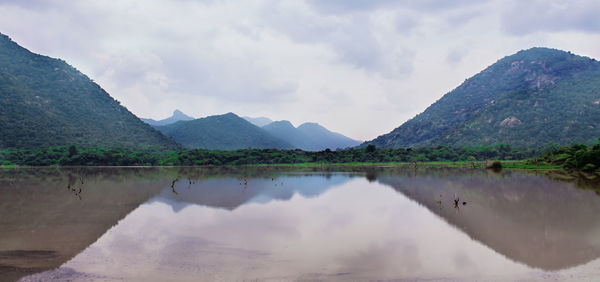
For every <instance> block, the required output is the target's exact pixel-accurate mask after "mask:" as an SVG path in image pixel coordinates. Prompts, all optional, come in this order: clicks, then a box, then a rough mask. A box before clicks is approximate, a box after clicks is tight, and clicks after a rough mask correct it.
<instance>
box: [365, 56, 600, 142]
mask: <svg viewBox="0 0 600 282" xmlns="http://www.w3.org/2000/svg"><path fill="white" fill-rule="evenodd" d="M598 124H600V63H599V62H597V61H595V60H593V59H590V58H587V57H581V56H576V55H573V54H571V53H568V52H564V51H560V50H555V49H548V48H532V49H529V50H525V51H520V52H518V53H516V54H514V55H512V56H508V57H505V58H503V59H501V60H499V61H498V62H496V63H495V64H493V65H491V66H490V67H488V68H486V69H485V70H484V71H482V72H480V73H479V74H477V75H475V76H474V77H472V78H469V79H467V80H466V81H465V82H464V83H463V84H461V85H460V86H459V87H457V88H456V89H454V90H453V91H451V92H449V93H448V94H446V95H444V96H443V97H442V98H441V99H440V100H438V101H437V102H435V103H434V104H432V105H431V106H430V107H429V108H427V109H426V110H425V111H424V112H423V113H421V114H419V115H417V116H416V117H414V118H413V119H411V120H409V121H407V122H406V123H404V124H403V125H401V126H400V127H398V128H396V129H394V130H393V131H392V132H390V133H388V134H385V135H382V136H379V137H378V138H376V139H375V140H373V141H371V142H367V143H365V144H364V145H363V146H366V145H367V144H374V145H376V146H377V147H379V148H394V147H415V146H429V147H432V146H433V147H434V146H437V145H442V144H443V145H448V146H458V147H461V146H472V145H487V144H496V143H504V144H511V145H513V146H518V147H528V148H540V147H543V146H546V145H548V144H559V145H568V144H571V143H572V142H581V143H587V142H590V141H593V140H595V138H597V136H599V135H600V126H598Z"/></svg>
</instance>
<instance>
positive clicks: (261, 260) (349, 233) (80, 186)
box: [0, 168, 600, 281]
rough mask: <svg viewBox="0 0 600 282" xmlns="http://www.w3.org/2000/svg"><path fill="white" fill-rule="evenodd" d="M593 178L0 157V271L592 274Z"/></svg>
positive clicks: (596, 217)
mask: <svg viewBox="0 0 600 282" xmlns="http://www.w3.org/2000/svg"><path fill="white" fill-rule="evenodd" d="M598 189H600V185H599V181H598V179H597V178H593V177H588V178H566V177H565V176H564V175H536V174H534V173H526V172H521V171H503V172H500V173H494V172H489V171H486V170H478V169H434V168H429V169H424V168H421V169H413V168H369V169H360V168H352V169H343V168H342V169H337V171H322V170H318V169H315V170H312V169H305V170H304V171H298V170H292V169H284V168H237V169H232V168H230V169H207V168H170V169H166V168H160V169H159V168H94V169H90V168H88V169H83V168H72V169H55V168H54V169H48V168H45V169H6V170H0V215H1V216H0V280H2V281H4V280H6V281H14V280H22V281H65V280H70V281H90V280H91V281H95V280H99V281H198V280H204V281H236V280H261V281H263V280H273V281H281V280H348V281H363V280H443V281H455V280H465V281H473V280H477V281H506V280H508V281H529V280H552V281H556V280H577V281H580V280H588V281H597V279H598V277H600V260H599V259H598V258H599V257H600V197H599V196H598V195H597V194H596V192H595V191H598ZM455 197H458V198H460V201H459V204H458V205H455V203H454V198H455ZM463 202H464V203H463Z"/></svg>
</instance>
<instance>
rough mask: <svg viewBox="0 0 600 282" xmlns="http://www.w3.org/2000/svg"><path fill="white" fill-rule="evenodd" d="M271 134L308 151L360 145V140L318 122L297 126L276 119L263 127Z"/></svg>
mask: <svg viewBox="0 0 600 282" xmlns="http://www.w3.org/2000/svg"><path fill="white" fill-rule="evenodd" d="M262 128H263V129H264V130H266V131H267V132H269V133H271V135H273V136H275V137H277V138H280V139H282V140H284V141H286V142H288V143H290V144H291V145H292V146H294V148H298V149H302V150H306V151H322V150H325V149H327V148H329V149H332V150H335V149H338V148H342V149H343V148H348V147H354V146H358V145H359V144H360V141H356V140H353V139H351V138H348V137H346V136H344V135H342V134H339V133H335V132H331V131H329V130H327V129H326V128H325V127H322V126H320V125H319V124H317V123H308V122H307V123H304V124H302V125H300V126H299V127H298V128H295V127H294V126H293V125H292V124H291V123H290V122H289V121H287V120H282V121H275V122H272V123H270V124H267V125H265V126H263V127H262Z"/></svg>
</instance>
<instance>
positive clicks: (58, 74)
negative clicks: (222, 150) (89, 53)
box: [0, 34, 178, 149]
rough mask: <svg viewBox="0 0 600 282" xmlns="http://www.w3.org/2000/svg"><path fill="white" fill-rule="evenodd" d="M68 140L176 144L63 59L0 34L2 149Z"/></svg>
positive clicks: (169, 146) (102, 144)
mask: <svg viewBox="0 0 600 282" xmlns="http://www.w3.org/2000/svg"><path fill="white" fill-rule="evenodd" d="M70 144H84V145H85V146H97V147H110V146H128V147H137V148H139V147H156V148H163V149H176V148H178V145H177V144H176V143H175V142H174V141H173V140H171V139H169V138H168V137H166V136H164V135H162V134H161V133H160V132H158V131H156V130H155V129H153V128H152V127H151V126H149V125H147V124H145V123H144V122H142V121H141V120H139V119H138V118H137V117H136V116H135V115H133V114H132V113H130V112H129V111H128V110H127V109H126V108H125V107H123V106H121V105H120V103H119V102H118V101H116V100H114V99H113V98H112V97H110V96H109V95H108V93H106V91H104V90H103V89H102V88H101V87H100V86H98V84H96V83H94V82H93V81H92V80H91V79H89V78H88V77H87V76H85V75H84V74H82V73H81V72H79V71H78V70H76V69H75V68H73V67H71V66H70V65H68V64H67V63H66V62H64V61H62V60H59V59H53V58H50V57H46V56H41V55H37V54H34V53H31V52H29V51H28V50H27V49H25V48H22V47H21V46H19V45H17V44H16V43H15V42H13V41H11V40H10V38H8V36H5V35H2V34H0V149H2V148H4V149H6V148H40V147H49V146H69V145H70Z"/></svg>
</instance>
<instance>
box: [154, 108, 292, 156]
mask: <svg viewBox="0 0 600 282" xmlns="http://www.w3.org/2000/svg"><path fill="white" fill-rule="evenodd" d="M155 128H156V129H158V130H159V131H161V132H162V133H163V134H165V135H167V136H169V137H171V138H173V139H174V140H176V141H178V142H180V143H181V144H182V145H184V146H186V147H189V148H202V149H211V150H236V149H246V148H259V149H272V148H275V149H291V148H292V146H291V145H290V144H288V143H287V142H285V141H283V140H280V139H278V138H276V137H274V136H272V135H271V134H269V133H268V132H266V131H265V130H263V129H262V128H260V127H258V126H256V125H254V124H252V123H250V122H248V121H246V120H245V119H243V118H241V117H239V116H237V115H236V114H234V113H231V112H230V113H226V114H223V115H214V116H208V117H205V118H199V119H195V120H190V121H178V122H176V123H172V124H169V125H163V126H156V127H155Z"/></svg>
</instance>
